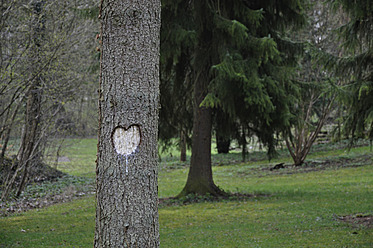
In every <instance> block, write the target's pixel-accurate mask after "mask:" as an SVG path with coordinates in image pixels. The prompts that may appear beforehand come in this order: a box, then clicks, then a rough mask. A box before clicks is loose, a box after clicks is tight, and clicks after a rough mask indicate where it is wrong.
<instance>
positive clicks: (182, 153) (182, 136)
mask: <svg viewBox="0 0 373 248" xmlns="http://www.w3.org/2000/svg"><path fill="white" fill-rule="evenodd" d="M186 150H187V149H186V137H185V132H184V131H183V130H181V131H180V161H181V162H185V161H186Z"/></svg>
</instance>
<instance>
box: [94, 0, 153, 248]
mask: <svg viewBox="0 0 373 248" xmlns="http://www.w3.org/2000/svg"><path fill="white" fill-rule="evenodd" d="M100 12H101V13H100V18H101V28H102V30H101V39H102V47H101V75H100V89H99V94H100V95H99V142H98V146H97V148H98V151H97V167H96V174H97V186H96V190H97V194H96V199H97V207H96V230H95V241H94V247H96V248H98V247H158V246H159V226H158V192H157V190H158V186H157V177H158V172H157V158H158V157H157V135H158V132H157V130H158V107H159V106H158V104H159V64H158V63H159V32H160V1H159V0H138V1H125V0H118V1H109V0H102V1H101V6H100Z"/></svg>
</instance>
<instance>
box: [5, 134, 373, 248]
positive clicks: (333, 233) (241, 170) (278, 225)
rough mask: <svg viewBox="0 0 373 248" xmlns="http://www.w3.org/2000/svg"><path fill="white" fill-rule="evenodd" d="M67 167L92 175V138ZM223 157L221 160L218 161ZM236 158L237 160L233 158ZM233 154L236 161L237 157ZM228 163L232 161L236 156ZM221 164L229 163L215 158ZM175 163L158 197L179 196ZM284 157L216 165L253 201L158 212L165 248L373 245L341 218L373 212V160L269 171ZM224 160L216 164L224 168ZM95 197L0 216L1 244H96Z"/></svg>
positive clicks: (181, 172)
mask: <svg viewBox="0 0 373 248" xmlns="http://www.w3.org/2000/svg"><path fill="white" fill-rule="evenodd" d="M65 152H66V154H65V155H64V156H67V157H69V158H70V159H71V162H70V163H63V164H60V165H59V169H61V170H63V171H64V172H68V173H69V174H72V175H75V176H86V177H91V178H92V177H94V160H95V152H96V144H95V140H83V141H81V142H80V143H75V144H74V146H72V147H70V148H68V149H66V151H65ZM370 152H371V151H370V149H369V147H360V148H354V149H352V150H351V152H350V153H347V152H346V151H345V150H343V149H339V150H332V151H320V152H315V153H314V154H312V155H311V156H310V157H309V160H310V161H324V160H334V161H337V160H341V159H348V158H355V157H357V156H361V155H362V154H363V155H364V154H365V156H369V155H370ZM217 156H220V157H217ZM229 156H231V157H232V158H233V160H234V161H236V162H237V161H239V160H240V155H239V154H237V155H234V154H231V155H229ZM235 156H236V158H235ZM232 158H231V159H232ZM214 159H215V161H216V160H219V161H220V160H224V158H222V157H221V155H214ZM176 160H177V156H175V158H174V159H168V160H167V159H162V161H163V162H162V163H161V164H160V169H159V196H160V197H161V198H165V197H171V196H175V195H176V194H177V193H179V192H180V191H181V189H182V187H183V186H184V183H185V181H186V177H187V172H188V169H187V167H186V166H185V164H184V163H178V162H176ZM277 162H289V163H290V160H289V158H288V157H286V156H282V157H281V158H279V159H277V160H275V161H271V163H268V161H265V160H261V161H256V162H246V163H235V164H230V165H224V166H214V167H213V173H214V179H215V182H216V184H217V185H218V186H220V187H221V188H223V189H224V190H226V191H229V192H241V193H247V194H255V195H256V196H253V197H250V198H236V199H227V200H222V201H219V202H216V201H215V202H212V201H209V200H205V201H201V202H199V203H193V204H187V205H180V204H175V205H171V206H168V205H164V204H162V205H161V207H160V209H159V219H160V238H161V247H373V232H372V229H371V228H368V227H365V226H363V225H358V224H355V225H353V224H348V223H345V222H342V221H341V220H339V217H342V216H346V215H363V216H364V215H373V166H372V165H373V163H372V159H371V158H370V159H369V158H368V159H365V160H364V161H363V162H359V163H357V164H354V166H338V167H328V168H318V169H317V170H314V171H305V170H294V169H292V168H286V169H284V170H282V171H281V172H279V171H269V170H268V168H269V167H270V166H272V165H273V164H275V163H277ZM219 163H220V162H218V163H216V164H219ZM94 227H95V199H94V197H93V196H90V197H83V198H81V199H79V200H75V201H73V202H69V203H62V204H57V205H53V206H50V207H48V208H44V209H39V210H32V211H28V212H25V213H22V214H17V215H13V216H9V217H2V218H0V247H92V245H93V236H94Z"/></svg>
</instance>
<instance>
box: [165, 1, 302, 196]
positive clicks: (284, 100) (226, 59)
mask: <svg viewBox="0 0 373 248" xmlns="http://www.w3.org/2000/svg"><path fill="white" fill-rule="evenodd" d="M187 3H188V4H189V5H188V4H187ZM186 4H187V5H188V8H186V10H187V11H186V12H185V13H184V15H182V16H183V18H181V19H178V18H177V15H175V16H174V17H175V18H174V19H173V25H172V27H171V26H170V29H169V30H163V31H162V34H167V35H168V36H167V37H168V39H167V38H165V39H162V42H163V44H162V47H163V48H167V47H168V48H169V49H170V50H169V51H167V49H165V52H166V54H168V56H164V54H162V57H163V58H164V60H162V63H168V64H169V65H171V66H170V67H162V68H163V69H162V70H165V71H168V72H170V71H174V70H175V65H176V64H178V63H179V58H180V56H181V55H185V56H187V58H188V61H189V62H190V64H191V68H192V69H191V70H192V73H191V77H192V81H193V82H194V85H193V89H194V95H193V108H194V111H193V120H194V121H193V136H192V157H191V165H190V170H189V174H188V179H187V182H186V185H185V187H184V189H183V190H182V192H181V193H180V194H179V196H184V195H188V194H211V195H214V196H219V195H223V194H224V192H223V191H222V190H221V189H219V187H217V186H216V185H215V184H214V181H213V177H212V169H211V129H212V116H211V113H212V110H213V109H214V108H217V107H219V109H221V110H222V111H223V112H224V113H226V114H227V115H228V116H229V118H232V120H237V121H238V122H239V123H240V125H241V126H242V128H243V129H244V130H249V131H248V132H247V131H243V132H242V133H255V134H256V135H257V136H258V137H259V139H260V141H261V142H262V143H264V144H265V145H266V146H267V147H268V150H269V155H274V153H275V151H274V147H275V143H276V138H275V134H276V133H278V132H279V131H280V130H282V129H284V128H285V127H286V126H287V125H288V124H289V116H290V112H289V107H288V104H290V103H291V101H292V92H293V91H294V90H295V89H294V86H293V85H292V81H291V74H292V72H293V66H294V64H295V61H296V57H297V55H298V54H299V53H300V52H301V51H302V46H301V45H299V44H296V43H293V42H291V41H289V40H287V39H286V38H285V37H286V36H285V31H288V30H290V29H296V28H298V27H300V26H302V25H303V24H304V22H305V18H304V15H303V13H302V1H299V0H287V1H282V2H281V4H280V3H278V2H276V1H264V2H263V1H228V0H220V1H211V0H209V1H208V0H202V1H192V2H191V1H182V0H180V1H166V0H165V1H163V8H166V9H167V13H169V17H170V16H172V15H173V13H177V12H178V10H179V7H180V6H185V5H186ZM172 10H173V11H174V12H172ZM188 13H190V16H189V21H188V22H187V24H186V23H185V22H183V20H185V15H186V14H188ZM162 17H163V16H162ZM166 17H167V16H166ZM163 20H165V19H163ZM162 28H163V29H164V28H165V27H162ZM175 30H178V31H179V33H180V34H185V37H188V38H191V37H192V38H193V39H189V40H188V41H193V42H194V43H193V47H192V46H191V45H190V44H189V43H188V45H185V43H182V42H181V41H180V40H178V39H177V36H176V35H172V34H173V32H175ZM181 30H183V31H185V32H180V31H181ZM167 31H168V32H167ZM174 34H175V33H174ZM186 34H187V35H186ZM191 34H193V35H191ZM191 47H192V48H191ZM162 51H163V50H162ZM172 51H173V52H174V53H172ZM170 54H174V55H175V56H173V57H172V56H170Z"/></svg>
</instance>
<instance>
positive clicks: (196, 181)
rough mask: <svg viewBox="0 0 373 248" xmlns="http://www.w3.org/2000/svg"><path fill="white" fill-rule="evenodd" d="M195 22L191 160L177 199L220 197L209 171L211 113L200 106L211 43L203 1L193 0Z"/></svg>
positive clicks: (205, 84) (209, 61)
mask: <svg viewBox="0 0 373 248" xmlns="http://www.w3.org/2000/svg"><path fill="white" fill-rule="evenodd" d="M194 5H195V13H196V22H197V23H198V24H197V25H198V43H197V45H196V49H195V62H194V65H193V70H194V73H195V75H196V77H195V81H194V102H193V108H194V116H193V136H192V157H191V163H190V168H189V174H188V179H187V182H186V184H185V187H184V189H183V190H182V192H181V193H180V194H179V197H181V196H184V195H188V194H201V195H205V194H211V195H220V194H223V192H222V191H221V190H220V189H219V188H218V187H217V186H216V185H215V183H214V181H213V177H212V168H211V131H212V111H211V109H210V108H206V107H203V106H201V103H202V101H203V100H204V99H205V97H206V95H207V93H208V85H209V82H210V78H209V71H210V67H211V66H212V59H211V58H210V56H209V54H211V51H209V50H210V49H211V40H212V31H211V28H210V27H209V22H211V20H212V19H210V18H212V17H211V16H209V15H208V13H209V11H208V6H207V3H206V1H195V2H194Z"/></svg>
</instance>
